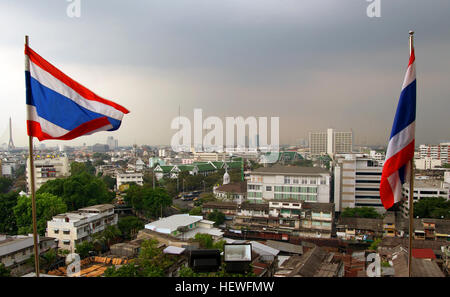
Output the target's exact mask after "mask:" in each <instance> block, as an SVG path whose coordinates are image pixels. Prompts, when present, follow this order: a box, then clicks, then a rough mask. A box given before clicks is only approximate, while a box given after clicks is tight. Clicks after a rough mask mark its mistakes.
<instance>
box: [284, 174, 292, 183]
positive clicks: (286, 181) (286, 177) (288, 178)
mask: <svg viewBox="0 0 450 297" xmlns="http://www.w3.org/2000/svg"><path fill="white" fill-rule="evenodd" d="M284 183H285V184H290V183H291V178H290V177H289V176H285V177H284Z"/></svg>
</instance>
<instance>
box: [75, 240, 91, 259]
mask: <svg viewBox="0 0 450 297" xmlns="http://www.w3.org/2000/svg"><path fill="white" fill-rule="evenodd" d="M93 250H94V244H93V243H92V242H89V241H83V242H81V243H79V244H77V245H75V252H76V253H77V254H78V255H80V258H81V259H84V258H86V257H89V252H90V251H93Z"/></svg>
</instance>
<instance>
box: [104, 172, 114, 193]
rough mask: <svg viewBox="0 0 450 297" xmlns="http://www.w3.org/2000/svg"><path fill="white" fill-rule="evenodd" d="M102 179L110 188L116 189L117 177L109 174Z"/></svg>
mask: <svg viewBox="0 0 450 297" xmlns="http://www.w3.org/2000/svg"><path fill="white" fill-rule="evenodd" d="M102 180H103V182H104V183H105V185H106V187H107V188H108V189H110V190H114V186H115V185H116V179H115V178H112V177H111V176H109V175H105V176H102Z"/></svg>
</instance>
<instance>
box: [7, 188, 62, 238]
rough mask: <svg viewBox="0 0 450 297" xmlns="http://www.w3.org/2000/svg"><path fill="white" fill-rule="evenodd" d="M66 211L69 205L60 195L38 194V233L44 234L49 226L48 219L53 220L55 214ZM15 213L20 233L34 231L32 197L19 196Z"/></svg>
mask: <svg viewBox="0 0 450 297" xmlns="http://www.w3.org/2000/svg"><path fill="white" fill-rule="evenodd" d="M66 211H67V206H66V204H65V203H64V201H63V200H62V199H61V198H60V197H58V196H55V195H52V194H49V193H42V194H36V218H37V231H38V233H39V234H40V235H44V233H45V230H46V228H47V221H49V220H51V219H52V218H53V216H55V215H57V214H60V213H64V212H66ZM14 214H15V217H16V224H17V227H18V233H19V234H29V233H33V227H32V219H31V198H30V197H28V196H21V197H19V198H18V200H17V205H16V206H15V207H14Z"/></svg>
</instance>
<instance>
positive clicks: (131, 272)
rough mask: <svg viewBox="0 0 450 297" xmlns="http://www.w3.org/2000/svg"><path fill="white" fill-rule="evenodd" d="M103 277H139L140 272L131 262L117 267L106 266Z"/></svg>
mask: <svg viewBox="0 0 450 297" xmlns="http://www.w3.org/2000/svg"><path fill="white" fill-rule="evenodd" d="M103 276H105V277H141V276H143V275H142V273H141V272H140V271H139V269H138V267H137V266H136V265H134V264H133V263H130V264H125V265H122V266H121V267H119V268H116V267H115V266H111V267H108V268H107V269H106V270H105V273H104V274H103Z"/></svg>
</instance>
